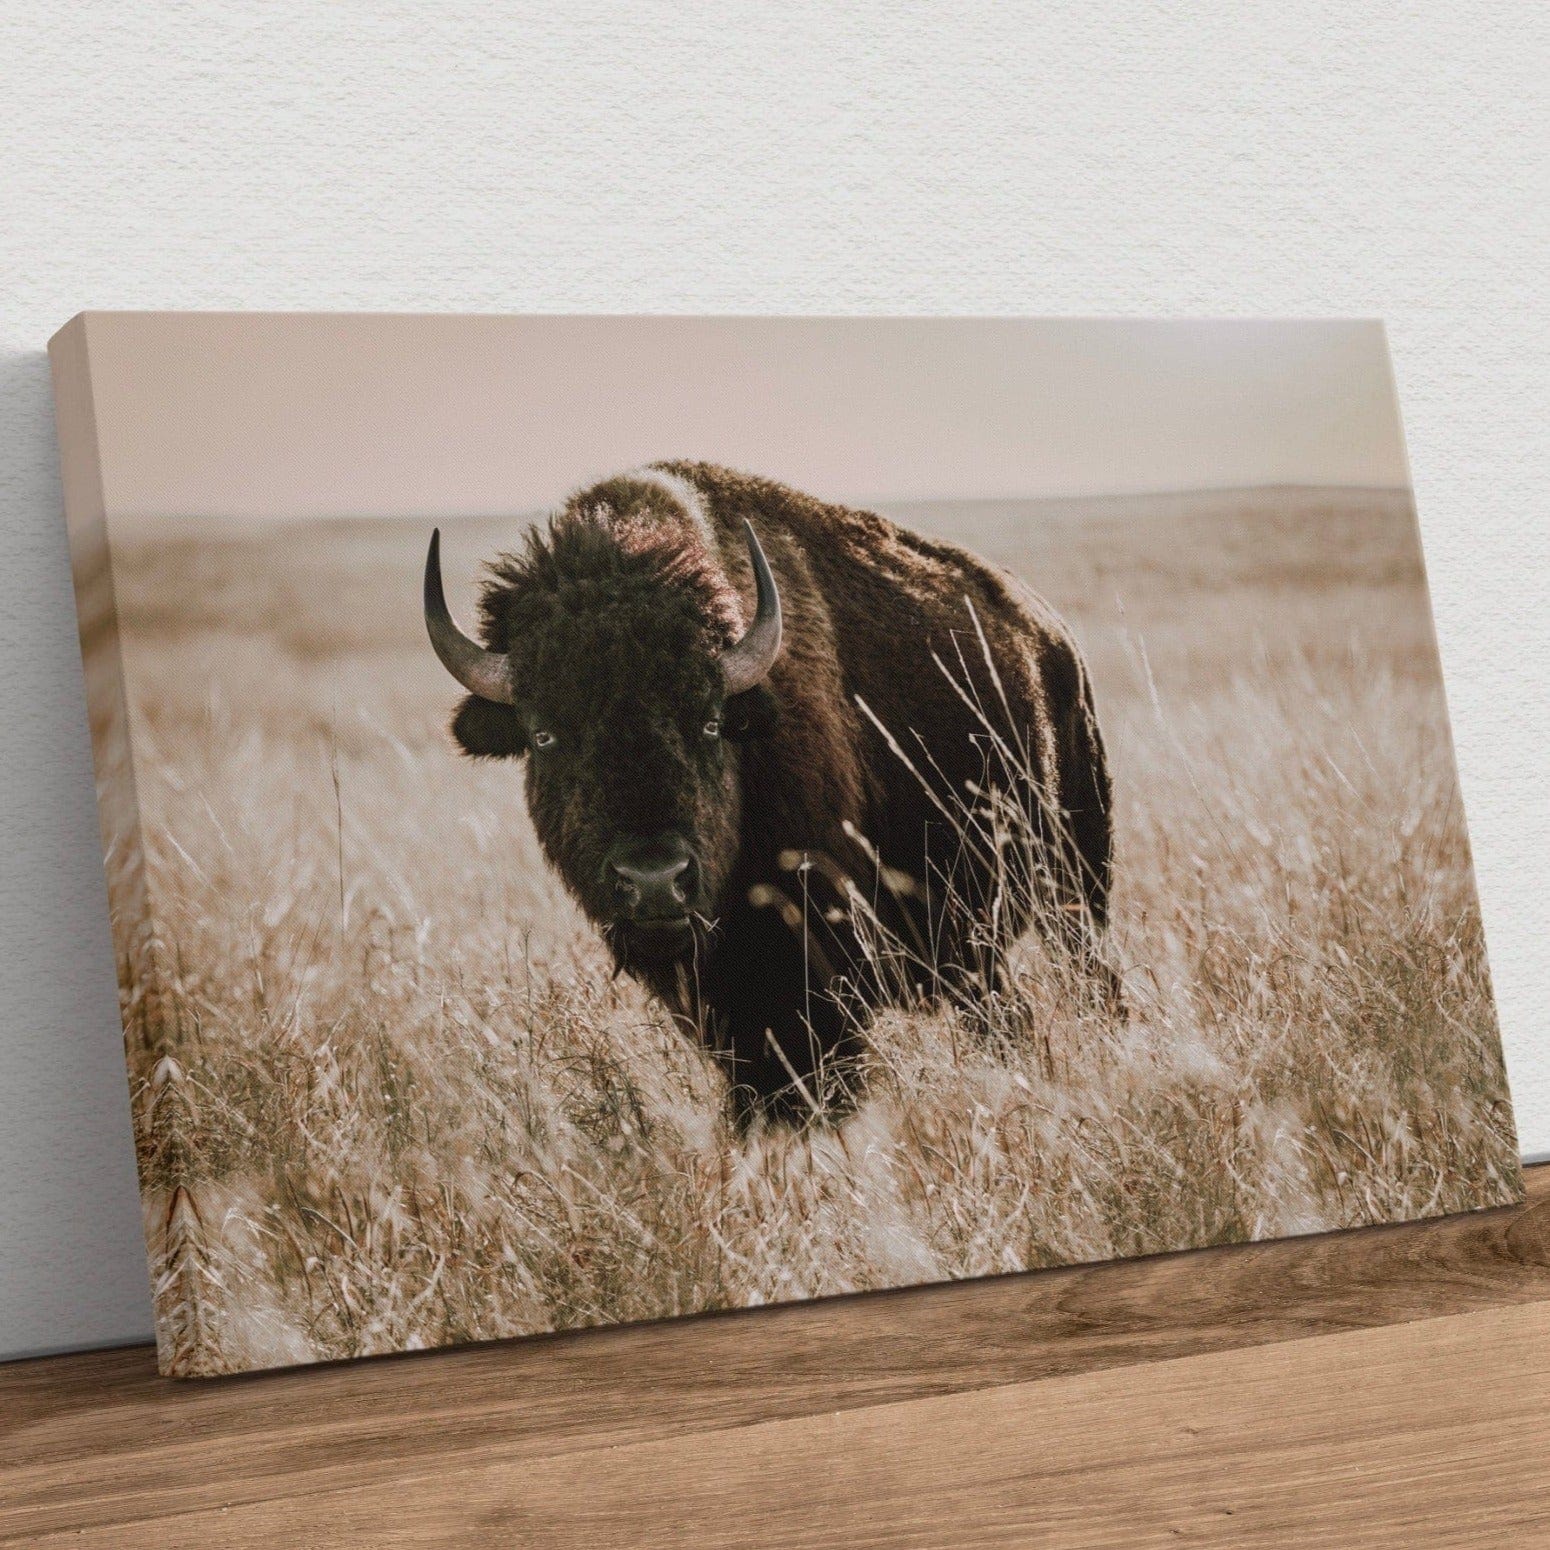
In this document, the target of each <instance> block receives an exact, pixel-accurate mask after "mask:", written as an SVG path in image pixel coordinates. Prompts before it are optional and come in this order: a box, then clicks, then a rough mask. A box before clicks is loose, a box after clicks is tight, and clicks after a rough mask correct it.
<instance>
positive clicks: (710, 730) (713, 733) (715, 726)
mask: <svg viewBox="0 0 1550 1550" xmlns="http://www.w3.org/2000/svg"><path fill="white" fill-rule="evenodd" d="M701 730H702V731H703V732H704V733H705V735H706V737H710V738H716V737H720V736H721V717H720V716H712V717H711V718H710V720H709V721H707V722H706V723H705V725H704V727H703V728H701Z"/></svg>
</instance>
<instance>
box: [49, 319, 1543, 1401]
mask: <svg viewBox="0 0 1550 1550" xmlns="http://www.w3.org/2000/svg"><path fill="white" fill-rule="evenodd" d="M52 348H53V355H54V363H55V374H56V390H57V395H58V404H59V423H60V436H61V448H62V455H63V463H64V472H65V493H66V503H67V508H68V518H69V523H70V530H71V543H72V551H73V558H74V563H75V569H76V585H77V596H78V604H79V612H80V621H81V638H82V646H83V654H84V658H85V663H86V671H87V683H88V698H89V705H90V712H91V718H92V731H93V738H94V747H95V752H96V759H97V768H98V776H99V785H100V794H101V809H102V820H103V833H104V843H105V849H106V855H107V870H108V877H109V883H110V895H111V905H112V910H113V919H114V931H115V942H116V946H117V953H118V958H119V972H120V983H121V991H122V1003H123V1016H124V1038H125V1050H126V1056H127V1061H128V1068H129V1079H130V1086H131V1093H132V1100H133V1112H134V1121H135V1139H136V1146H137V1149H138V1161H139V1168H140V1177H141V1182H142V1190H143V1200H144V1212H145V1231H146V1239H147V1245H148V1250H149V1255H150V1264H151V1275H152V1284H153V1288H154V1295H155V1308H156V1322H157V1330H158V1340H159V1349H160V1357H161V1363H162V1367H163V1370H164V1371H166V1372H169V1373H174V1374H179V1375H198V1374H213V1373H227V1372H235V1371H240V1370H244V1369H250V1368H257V1367H266V1366H276V1365H285V1364H295V1363H305V1362H313V1361H321V1360H332V1359H337V1358H341V1357H353V1356H363V1355H369V1354H373V1353H379V1352H386V1351H398V1350H408V1349H418V1348H424V1347H431V1346H439V1345H446V1344H451V1343H454V1342H459V1341H469V1340H485V1339H492V1338H497V1337H503V1336H512V1335H524V1334H531V1333H535V1332H539V1331H549V1330H559V1329H570V1328H575V1327H578V1326H584V1325H595V1324H605V1323H614V1322H620V1321H628V1320H639V1319H656V1318H661V1317H663V1316H667V1315H678V1314H692V1313H696V1312H700V1311H704V1310H710V1309H725V1308H747V1307H753V1306H755V1305H759V1304H765V1303H772V1302H779V1301H787V1300H792V1299H802V1298H815V1297H824V1296H830V1295H835V1294H841V1293H852V1292H862V1291H867V1290H872V1289H877V1288H883V1287H897V1286H904V1285H912V1284H919V1283H925V1282H936V1281H944V1280H953V1279H959V1278H964V1277H978V1276H989V1275H998V1274H1003V1273H1006V1272H1015V1271H1027V1270H1034V1269H1037V1268H1040V1267H1047V1266H1054V1265H1063V1264H1071V1263H1076V1262H1086V1261H1096V1260H1105V1259H1111V1258H1118V1257H1124V1256H1131V1255H1142V1254H1154V1253H1160V1252H1167V1251H1173V1250H1181V1249H1189V1248H1196V1247H1200V1246H1203V1245H1208V1244H1227V1243H1241V1242H1246V1241H1249V1240H1254V1239H1263V1238H1270V1237H1277V1236H1284V1235H1290V1234H1300V1233H1312V1232H1320V1231H1325V1230H1329V1229H1336V1228H1350V1227H1359V1226H1363V1225H1367V1224H1372V1223H1379V1222H1397V1221H1406V1220H1411V1219H1414V1218H1418V1217H1425V1216H1431V1215H1437V1214H1441V1213H1446V1212H1453V1211H1461V1210H1468V1209H1475V1208H1482V1207H1488V1206H1496V1205H1502V1204H1506V1203H1508V1202H1511V1201H1514V1200H1517V1199H1518V1198H1520V1190H1521V1181H1520V1175H1519V1169H1518V1163H1517V1156H1516V1145H1515V1139H1514V1134H1513V1124H1512V1116H1511V1110H1510V1107H1509V1101H1508V1095H1507V1089H1506V1085H1505V1081H1504V1076H1503V1069H1502V1061H1501V1054H1500V1049H1499V1046H1498V1039H1497V1031H1496V1023H1495V1016H1494V1010H1493V1004H1492V997H1491V989H1490V981H1489V977H1488V972H1487V965H1486V955H1485V947H1484V943H1483V940H1482V936H1481V928H1480V919H1479V911H1478V908H1477V904H1476V898H1475V891H1474V884H1473V879H1472V875H1471V867H1470V858H1469V847H1468V841H1467V837H1466V832H1465V824H1464V815H1463V812H1462V810H1461V807H1460V803H1459V795H1458V787H1457V781H1456V776H1455V770H1454V763H1453V757H1452V751H1451V747H1450V743H1449V734H1448V723H1447V715H1446V709H1445V704H1444V698H1443V687H1442V680H1441V675H1440V669H1439V664H1438V659H1437V651H1436V646H1435V643H1434V639H1433V633H1432V626H1431V618H1430V610H1429V606H1428V601H1427V595H1426V584H1425V577H1424V571H1423V567H1422V557H1421V550H1420V544H1419V538H1418V531H1417V526H1416V519H1415V514H1414V511H1413V508H1412V502H1411V495H1410V490H1409V487H1408V478H1407V474H1406V464H1405V455H1404V449H1403V443H1402V438H1401V432H1400V427H1399V418H1398V411H1397V407H1396V404H1395V398H1394V392H1393V385H1392V380H1391V376H1390V372H1389V366H1388V360H1387V354H1386V348H1385V343H1384V337H1383V331H1382V328H1381V326H1380V325H1378V324H1375V323H1365V322H1317V321H1307V322H1237V323H1234V322H1200V323H1190V322H1168V323H1159V322H1140V321H1136V322H1125V321H1112V320H1110V321H1091V322H1084V321H1069V320H1068V321H1034V320H1010V319H1007V320H992V319H973V320H905V319H871V320H865V319H822V318H812V319H776V318H770V319H753V318H742V319H735V318H720V319H709V318H705V319H695V318H526V319H521V318H490V317H483V318H480V317H466V318H455V317H440V318H431V317H371V316H360V317H339V316H333V317H330V316H294V315H273V316H265V315H261V314H252V315H218V314H209V315H204V314H165V315H151V314H139V315H136V314H88V315H83V316H82V317H81V318H78V319H76V320H75V321H74V322H73V323H72V324H70V325H69V326H68V327H67V328H66V329H65V330H63V331H62V332H61V334H60V335H59V336H58V337H57V338H56V340H55V341H54V344H53V347H52ZM750 1332H751V1334H752V1333H754V1330H753V1326H750Z"/></svg>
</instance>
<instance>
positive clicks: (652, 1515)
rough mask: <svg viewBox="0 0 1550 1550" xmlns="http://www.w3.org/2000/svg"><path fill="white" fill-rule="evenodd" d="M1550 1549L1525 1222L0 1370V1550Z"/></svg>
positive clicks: (1546, 1291) (1547, 1418) (1537, 1306)
mask: <svg viewBox="0 0 1550 1550" xmlns="http://www.w3.org/2000/svg"><path fill="white" fill-rule="evenodd" d="M18 1544H28V1545H32V1544H43V1545H55V1544H58V1545H71V1546H103V1547H113V1550H134V1547H139V1546H147V1547H151V1546H154V1547H157V1550H179V1547H185V1546H186V1547H197V1550H210V1547H215V1546H240V1547H248V1546H252V1547H257V1546H263V1547H266V1550H267V1547H271V1546H278V1547H284V1550H292V1547H295V1550H300V1547H310V1550H323V1547H332V1546H351V1547H358V1546H377V1545H443V1544H459V1545H464V1544H466V1545H481V1546H482V1545H501V1546H504V1545H511V1546H545V1547H547V1546H565V1547H571V1546H574V1547H577V1550H582V1547H585V1550H603V1547H608V1546H628V1547H632V1550H647V1547H653V1546H660V1545H678V1544H684V1545H694V1546H697V1547H718V1546H731V1545H738V1546H745V1545H746V1546H757V1547H760V1550H773V1547H785V1546H802V1547H820V1546H822V1547H829V1546H835V1547H838V1546H844V1547H847V1550H854V1547H866V1546H882V1545H887V1546H918V1547H929V1550H977V1547H981V1546H992V1545H995V1546H1001V1545H1006V1546H1042V1545H1051V1546H1082V1547H1090V1546H1116V1547H1125V1550H1134V1547H1142V1546H1149V1545H1169V1546H1174V1545H1181V1544H1184V1545H1194V1544H1204V1545H1252V1546H1275V1547H1277V1550H1281V1547H1287V1546H1299V1547H1301V1546H1325V1545H1327V1546H1337V1547H1341V1550H1347V1547H1349V1550H1357V1547H1363V1546H1403V1547H1409V1546H1427V1547H1431V1546H1458V1545H1479V1546H1491V1547H1497V1546H1502V1547H1505V1546H1533V1545H1550V1166H1547V1167H1542V1168H1537V1169H1532V1170H1530V1172H1529V1199H1528V1203H1527V1205H1525V1206H1524V1207H1522V1208H1521V1209H1515V1210H1508V1211H1495V1212H1488V1213H1481V1214H1478V1215H1474V1216H1467V1217H1454V1218H1451V1219H1449V1220H1446V1221H1442V1222H1434V1223H1430V1224H1426V1225H1422V1226H1417V1227H1395V1228H1376V1229H1371V1230H1369V1231H1366V1232H1359V1233H1344V1234H1336V1235H1333V1236H1330V1237H1325V1238H1315V1239H1304V1240H1302V1241H1300V1242H1296V1243H1281V1244H1267V1245H1263V1246H1257V1247H1253V1248H1237V1249H1218V1250H1208V1251H1204V1252H1201V1253H1196V1254H1184V1255H1175V1256H1171V1257H1168V1258H1164V1259H1156V1260H1149V1261H1142V1262H1133V1263H1129V1264H1118V1265H1105V1266H1101V1267H1094V1268H1091V1269H1077V1270H1065V1271H1049V1272H1044V1273H1042V1274H1036V1275H1027V1276H1017V1277H1008V1278H1005V1279H1002V1280H998V1281H990V1282H978V1283H974V1284H967V1285H960V1286H953V1287H945V1288H932V1289H927V1290H921V1291H912V1292H896V1293H890V1294H884V1295H881V1296H873V1297H860V1298H851V1299H843V1300H837V1301H832V1302H826V1303H816V1304H806V1305H803V1306H799V1307H791V1308H781V1309H770V1310H764V1311H760V1312H755V1313H741V1314H728V1315H721V1316H717V1317H712V1318H706V1319H699V1320H694V1321H689V1322H682V1321H680V1322H678V1323H674V1324H662V1325H654V1326H648V1327H637V1328H633V1329H621V1330H607V1331H594V1332H591V1333H586V1334H577V1335H562V1336H554V1337H550V1338H547V1339H541V1340H533V1341H525V1342H515V1343H511V1344H506V1345H499V1346H480V1347H474V1348H469V1349H465V1350H460V1351H452V1352H441V1353H436V1354H431V1355H425V1356H409V1357H395V1358H387V1359H382V1360H378V1361H372V1362H361V1363H355V1364H350V1365H344V1366H337V1367H330V1368H312V1369H308V1370H303V1371H295V1372H287V1373H280V1374H272V1375H266V1376H256V1377H251V1378H232V1379H222V1380H216V1381H211V1382H204V1383H198V1382H195V1383H172V1382H168V1381H165V1380H163V1379H159V1378H157V1377H156V1376H155V1369H154V1364H153V1361H152V1356H151V1353H150V1351H149V1349H147V1348H141V1347H137V1348H133V1349H129V1350H118V1351H107V1352H95V1353H91V1354H88V1355H82V1356H70V1357H55V1358H51V1359H47V1360H42V1361H31V1362H16V1363H11V1364H9V1365H5V1366H0V1545H18Z"/></svg>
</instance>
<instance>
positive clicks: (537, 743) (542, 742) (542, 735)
mask: <svg viewBox="0 0 1550 1550" xmlns="http://www.w3.org/2000/svg"><path fill="white" fill-rule="evenodd" d="M558 741H559V739H558V738H557V737H555V735H554V733H553V732H535V733H534V734H533V746H534V747H535V748H553V747H554V745H555V744H556V743H557V742H558Z"/></svg>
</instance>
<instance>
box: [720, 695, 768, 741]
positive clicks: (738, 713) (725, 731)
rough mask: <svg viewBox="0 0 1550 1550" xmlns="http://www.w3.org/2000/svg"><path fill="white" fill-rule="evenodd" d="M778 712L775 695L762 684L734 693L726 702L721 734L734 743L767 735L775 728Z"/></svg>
mask: <svg viewBox="0 0 1550 1550" xmlns="http://www.w3.org/2000/svg"><path fill="white" fill-rule="evenodd" d="M779 719H780V713H779V711H777V710H776V708H775V696H774V695H773V694H771V693H770V691H769V690H768V689H767V688H766V687H765V686H764V685H763V684H757V685H755V687H753V688H752V689H745V690H744V691H743V693H741V694H734V695H733V696H732V698H731V699H730V700H728V701H727V703H726V711H725V714H724V715H723V717H722V722H723V726H722V736H723V737H726V738H728V739H729V740H730V741H732V742H734V743H746V742H750V741H752V740H753V739H754V738H756V737H768V736H769V735H770V733H771V732H773V731H774V730H775V723H776V722H777V721H778V720H779Z"/></svg>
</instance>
